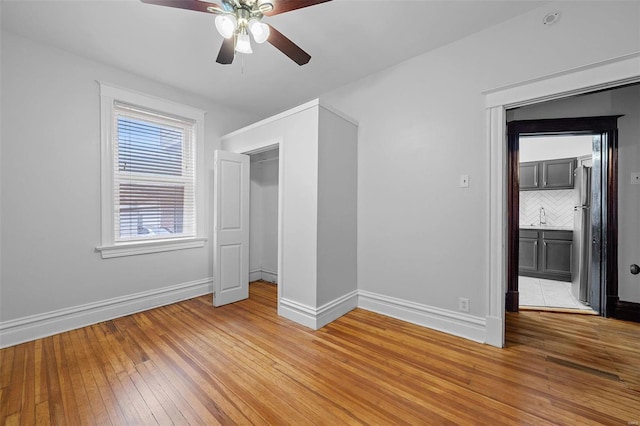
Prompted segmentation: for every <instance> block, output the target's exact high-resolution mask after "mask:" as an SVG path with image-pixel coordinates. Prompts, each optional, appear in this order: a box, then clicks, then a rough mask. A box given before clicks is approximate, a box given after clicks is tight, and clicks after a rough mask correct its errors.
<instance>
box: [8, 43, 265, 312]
mask: <svg viewBox="0 0 640 426" xmlns="http://www.w3.org/2000/svg"><path fill="white" fill-rule="evenodd" d="M1 43H2V46H1V55H2V58H1V62H2V64H1V67H2V69H1V86H2V105H1V106H2V109H1V111H2V129H1V132H2V133H1V138H2V158H1V161H2V164H1V168H0V170H1V173H2V176H1V185H2V187H1V194H2V212H1V216H2V224H1V226H2V230H1V232H2V241H1V242H0V244H1V252H2V265H0V269H1V281H0V282H1V286H2V287H1V289H0V292H1V298H0V325H6V324H8V323H9V322H10V321H11V322H13V323H15V322H16V321H18V322H20V321H21V320H22V319H25V318H34V316H44V317H47V316H49V315H53V316H55V315H58V314H60V313H61V312H72V311H74V310H75V309H78V307H90V306H96V304H97V305H100V304H101V303H103V302H104V301H114V300H117V301H119V302H122V303H126V301H127V300H128V298H129V297H130V296H131V295H134V294H137V295H140V294H146V295H149V294H155V293H156V292H158V291H162V290H163V289H167V288H169V287H172V286H176V285H177V286H180V285H183V284H184V285H189V284H190V283H199V284H200V288H203V289H207V288H208V287H210V282H211V281H210V280H211V278H210V277H211V276H212V262H211V253H212V249H211V243H210V242H209V243H208V244H206V245H205V246H204V247H203V248H199V249H188V250H179V251H171V252H163V253H154V254H147V255H138V256H128V257H119V258H113V259H102V258H101V256H100V253H98V252H97V251H96V250H95V248H96V247H97V246H100V244H101V240H100V238H101V219H100V215H101V208H100V164H101V162H100V147H101V145H100V96H99V86H98V84H97V82H96V81H97V80H100V81H105V82H109V83H111V84H115V85H118V86H121V87H124V88H128V89H131V90H135V91H139V92H142V93H146V94H149V95H153V96H157V97H160V98H164V99H169V100H172V101H175V102H179V103H183V104H185V105H190V106H193V107H195V108H199V109H202V110H205V111H207V114H206V118H205V120H206V122H205V132H206V139H205V155H206V159H205V165H206V171H205V176H206V179H205V181H204V182H201V183H200V184H203V185H204V186H205V193H206V194H207V198H206V199H205V213H206V215H207V217H209V212H210V209H211V204H212V199H211V197H210V196H209V194H210V192H211V191H210V189H211V187H212V186H211V183H212V182H211V179H212V178H211V176H212V174H211V169H212V164H213V151H214V149H216V148H217V147H219V146H220V135H221V134H222V133H223V132H226V131H228V130H230V129H231V128H235V127H237V126H241V125H244V124H245V123H248V122H251V121H252V120H253V119H254V117H251V116H248V115H246V114H244V113H241V112H236V111H232V110H231V111H230V110H229V109H227V108H226V107H223V106H222V105H218V104H215V103H213V102H211V101H210V100H207V99H204V98H201V97H199V96H196V95H193V94H189V93H186V92H183V91H180V90H178V89H175V88H172V87H168V86H166V85H163V84H160V83H157V82H153V81H150V80H147V79H144V78H141V77H139V76H136V75H134V74H131V73H128V72H125V71H122V70H119V69H115V68H112V67H108V66H106V65H104V64H102V63H98V62H95V61H91V60H88V59H85V58H82V57H80V56H76V55H74V54H71V53H69V52H66V51H63V50H58V49H55V48H52V47H49V46H47V45H44V44H39V43H35V42H32V41H30V40H27V39H25V38H22V37H20V36H17V35H15V34H12V33H8V32H4V31H3V32H2V40H1ZM205 222H206V223H205V226H206V228H207V234H208V236H209V237H210V236H211V235H210V229H211V227H210V221H205ZM83 309H84V308H83Z"/></svg>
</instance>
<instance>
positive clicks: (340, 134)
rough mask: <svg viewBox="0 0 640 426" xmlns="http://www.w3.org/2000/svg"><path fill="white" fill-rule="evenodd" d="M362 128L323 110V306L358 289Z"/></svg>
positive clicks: (320, 276) (320, 281)
mask: <svg viewBox="0 0 640 426" xmlns="http://www.w3.org/2000/svg"><path fill="white" fill-rule="evenodd" d="M357 140H358V127H357V126H356V125H355V124H353V123H351V122H349V121H347V120H345V119H344V118H342V117H339V116H337V115H336V114H334V113H332V112H330V111H327V110H326V109H324V108H320V127H319V145H318V180H319V189H318V302H317V303H318V305H319V306H322V305H324V304H326V303H329V302H331V301H333V300H335V299H337V298H339V297H341V296H344V295H345V294H347V293H349V292H351V291H354V290H356V289H357V285H358V282H357V261H358V260H357V245H358V235H357V199H358V197H357V194H358V187H357V185H358V183H357V167H356V165H357V155H358V153H357Z"/></svg>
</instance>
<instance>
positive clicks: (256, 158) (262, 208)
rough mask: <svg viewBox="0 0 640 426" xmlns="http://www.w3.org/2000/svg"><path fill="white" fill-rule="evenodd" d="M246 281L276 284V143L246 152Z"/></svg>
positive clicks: (277, 157) (277, 171) (277, 159)
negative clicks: (247, 272) (248, 196)
mask: <svg viewBox="0 0 640 426" xmlns="http://www.w3.org/2000/svg"><path fill="white" fill-rule="evenodd" d="M249 158H250V172H249V173H250V189H249V194H250V202H249V206H250V207H249V209H250V213H249V282H250V283H251V282H255V281H264V282H268V283H271V284H277V283H278V193H279V179H278V175H279V159H280V151H279V147H278V146H275V147H273V146H271V147H267V148H266V149H264V150H260V151H258V152H252V153H249Z"/></svg>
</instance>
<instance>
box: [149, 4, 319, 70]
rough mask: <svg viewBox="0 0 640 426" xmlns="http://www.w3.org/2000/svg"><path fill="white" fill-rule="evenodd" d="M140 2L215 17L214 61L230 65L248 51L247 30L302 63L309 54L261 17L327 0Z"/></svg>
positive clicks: (306, 59)
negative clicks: (216, 50) (217, 36)
mask: <svg viewBox="0 0 640 426" xmlns="http://www.w3.org/2000/svg"><path fill="white" fill-rule="evenodd" d="M141 1H142V2H143V3H149V4H156V5H160V6H169V7H176V8H179V9H188V10H195V11H196V12H205V13H212V14H214V15H217V16H216V20H215V24H216V29H217V30H218V32H219V33H220V35H222V37H224V40H223V42H222V46H221V47H220V52H219V53H218V58H217V59H216V62H218V63H220V64H231V63H232V62H233V58H234V56H235V52H240V53H252V49H251V41H250V38H249V33H251V35H252V36H253V40H254V41H255V42H256V43H264V42H265V41H268V42H269V43H271V44H272V45H273V46H274V47H275V48H277V49H278V50H280V51H281V52H282V53H284V54H285V55H287V56H288V57H289V58H291V59H292V60H293V61H294V62H295V63H297V64H298V65H304V64H306V63H307V62H309V60H310V59H311V55H309V54H308V53H307V52H305V51H304V50H302V49H301V48H300V47H299V46H298V45H297V44H295V43H294V42H292V41H291V40H289V39H288V38H287V37H286V36H284V35H283V34H282V33H281V32H280V31H278V30H276V29H275V28H273V27H272V26H271V25H269V24H264V23H262V22H261V20H262V18H263V17H264V16H274V15H279V14H281V13H285V12H290V11H292V10H296V9H302V8H304V7H309V6H314V5H316V4H320V3H325V2H328V1H331V0H221V5H219V4H216V3H211V2H208V1H204V0H141Z"/></svg>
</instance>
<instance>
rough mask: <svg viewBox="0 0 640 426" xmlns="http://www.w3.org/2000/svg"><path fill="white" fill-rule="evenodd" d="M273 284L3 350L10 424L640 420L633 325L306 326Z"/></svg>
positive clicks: (585, 321)
mask: <svg viewBox="0 0 640 426" xmlns="http://www.w3.org/2000/svg"><path fill="white" fill-rule="evenodd" d="M276 299H277V287H276V286H275V285H272V284H267V283H261V282H258V283H253V284H252V285H251V286H250V298H249V299H248V300H245V301H242V302H238V303H234V304H231V305H227V306H224V307H219V308H214V307H213V306H212V303H211V295H207V296H202V297H198V298H194V299H191V300H186V301H183V302H180V303H176V304H173V305H169V306H165V307H161V308H157V309H153V310H150V311H145V312H140V313H138V314H134V315H130V316H126V317H123V318H118V319H115V320H112V321H106V322H103V323H100V324H96V325H93V326H90V327H85V328H82V329H78V330H74V331H71V332H68V333H63V334H60V335H56V336H51V337H47V338H44V339H38V340H36V341H34V342H30V343H26V344H22V345H17V346H14V347H10V348H6V349H3V350H0V425H4V424H38V425H40V424H45V425H46V424H99V425H103V424H104V425H128V424H145V425H147V424H162V425H164V424H175V425H190V424H260V425H262V424H278V425H283V424H291V425H299V424H326V425H336V424H380V425H387V424H389V425H390V424H393V425H400V424H492V425H514V424H517V425H545V424H549V425H551V424H568V425H569V424H571V425H573V424H580V425H602V424H604V425H614V424H622V425H626V424H633V422H640V368H638V366H639V365H640V327H639V325H638V324H635V323H629V322H624V321H616V320H609V319H605V318H600V317H596V316H587V315H570V314H557V313H552V312H536V311H528V312H520V313H518V314H509V315H508V318H507V325H506V332H507V347H506V348H504V349H497V348H493V347H490V346H487V345H482V344H477V343H474V342H469V341H468V340H465V339H461V338H457V337H454V336H451V335H447V334H444V333H439V332H436V331H433V330H429V329H426V328H422V327H418V326H415V325H413V324H409V323H406V322H403V321H400V320H396V319H393V318H388V317H384V316H382V315H378V314H375V313H373V312H369V311H365V310H362V309H356V310H354V311H352V312H350V313H349V314H347V315H345V316H343V317H341V318H339V319H338V320H336V321H334V322H333V323H331V324H329V325H327V326H326V327H323V328H322V329H320V330H317V331H313V330H310V329H308V328H305V327H302V326H300V325H298V324H295V323H293V322H291V321H289V320H286V319H284V318H282V317H279V316H278V315H277V313H276V308H277V300H276Z"/></svg>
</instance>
